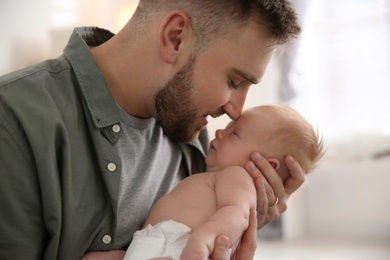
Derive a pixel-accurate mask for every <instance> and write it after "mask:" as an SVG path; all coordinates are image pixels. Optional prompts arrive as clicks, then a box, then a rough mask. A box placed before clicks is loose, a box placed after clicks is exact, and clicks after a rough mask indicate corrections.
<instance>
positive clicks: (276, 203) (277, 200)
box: [268, 197, 279, 209]
mask: <svg viewBox="0 0 390 260" xmlns="http://www.w3.org/2000/svg"><path fill="white" fill-rule="evenodd" d="M278 202H279V198H278V197H276V201H275V203H274V204H273V205H272V206H268V208H269V209H272V208H273V207H275V206H276V205H278Z"/></svg>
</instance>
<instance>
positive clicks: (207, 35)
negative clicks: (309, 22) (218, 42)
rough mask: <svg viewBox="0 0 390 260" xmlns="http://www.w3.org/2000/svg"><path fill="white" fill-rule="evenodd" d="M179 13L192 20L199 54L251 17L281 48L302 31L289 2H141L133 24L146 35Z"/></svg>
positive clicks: (183, 0) (278, 0)
mask: <svg viewBox="0 0 390 260" xmlns="http://www.w3.org/2000/svg"><path fill="white" fill-rule="evenodd" d="M177 9H180V10H183V11H184V12H186V13H187V14H188V15H189V17H190V19H191V24H192V29H193V30H194V32H195V35H196V37H197V38H196V40H197V44H196V47H195V48H196V49H197V50H199V49H203V48H204V47H205V46H207V45H209V43H210V42H212V41H213V39H215V38H218V37H220V36H221V35H223V34H224V33H227V32H229V28H231V27H232V26H231V25H232V24H233V23H238V24H239V25H245V24H246V22H248V21H249V19H250V18H251V17H256V18H257V19H260V21H259V22H260V23H261V24H264V25H265V26H267V28H268V29H269V31H270V32H271V33H272V35H273V36H274V38H275V40H276V44H277V45H282V44H285V43H287V42H290V41H291V40H292V39H294V38H296V37H297V35H298V34H299V33H300V31H301V28H300V26H299V25H298V22H297V16H296V13H295V11H294V9H293V7H292V5H291V3H290V2H289V1H288V0H140V2H139V5H138V8H137V10H136V12H135V13H134V16H133V18H132V19H131V22H130V23H129V24H132V26H133V29H135V30H136V31H137V32H138V33H142V31H145V30H147V28H148V27H149V26H150V25H151V24H152V23H153V22H154V21H155V20H156V19H157V18H159V17H160V16H162V15H165V14H166V13H168V12H170V11H172V10H177Z"/></svg>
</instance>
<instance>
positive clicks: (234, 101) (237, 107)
mask: <svg viewBox="0 0 390 260" xmlns="http://www.w3.org/2000/svg"><path fill="white" fill-rule="evenodd" d="M247 94H248V88H245V89H244V88H243V89H240V90H238V91H237V92H234V93H232V95H231V97H230V100H229V101H228V102H227V103H226V104H225V105H224V106H223V110H224V111H225V113H226V114H227V115H228V116H229V117H230V118H231V119H232V120H237V119H238V118H239V117H240V116H241V112H242V109H243V107H244V104H245V99H246V96H247Z"/></svg>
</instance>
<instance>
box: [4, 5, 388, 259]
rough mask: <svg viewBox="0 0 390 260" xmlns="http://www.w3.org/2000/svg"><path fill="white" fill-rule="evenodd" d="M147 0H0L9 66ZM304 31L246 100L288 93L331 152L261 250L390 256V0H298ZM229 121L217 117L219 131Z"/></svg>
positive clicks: (113, 22)
mask: <svg viewBox="0 0 390 260" xmlns="http://www.w3.org/2000/svg"><path fill="white" fill-rule="evenodd" d="M137 4H138V1H137V0H100V1H92V0H34V1H25V0H12V1H7V0H0V31H1V32H2V33H1V40H0V75H3V74H5V73H8V72H10V71H13V70H16V69H19V68H22V67H25V66H27V65H30V64H33V63H36V62H39V61H41V60H44V59H47V58H52V57H56V56H58V55H60V54H61V53H62V49H63V48H64V46H65V45H66V43H67V40H68V37H69V35H70V34H71V32H72V30H73V28H74V27H76V26H84V25H93V26H99V27H103V28H106V29H109V30H111V31H112V32H114V33H115V32H117V31H118V30H120V28H122V26H123V25H124V24H125V23H126V22H127V20H128V19H129V18H130V17H131V15H132V13H133V12H134V10H135V8H136V6H137ZM293 4H294V5H295V7H296V10H297V12H298V14H299V18H300V23H301V25H302V28H303V31H302V34H301V36H300V38H299V39H298V40H297V41H296V42H295V44H294V45H292V46H290V47H288V48H285V49H284V50H278V51H277V52H276V53H275V56H274V58H273V60H272V61H271V64H270V66H269V68H268V69H267V72H266V75H265V77H264V79H263V81H262V82H261V83H260V84H259V85H257V86H253V87H251V90H250V91H249V94H248V99H247V102H246V105H245V107H246V108H248V107H252V106H256V105H263V104H273V103H280V102H285V103H287V104H289V105H291V106H292V107H294V108H296V109H297V110H298V111H299V112H301V113H302V114H304V115H305V116H306V117H307V118H308V119H309V121H311V122H312V123H313V124H314V125H315V126H318V128H319V129H320V130H321V132H322V133H323V135H324V138H325V139H326V143H327V147H328V152H327V154H326V156H325V158H324V159H323V161H322V163H321V164H320V167H319V168H318V169H317V170H316V171H314V172H313V173H311V174H310V175H309V176H308V181H307V182H306V183H305V184H304V185H303V186H304V187H302V188H301V189H300V190H299V191H298V192H297V193H296V194H294V195H293V196H292V197H291V198H290V201H289V209H288V211H287V212H286V213H285V214H283V215H282V217H281V218H280V220H278V221H275V222H273V223H271V224H269V225H268V226H267V227H265V228H263V229H261V230H260V231H259V245H258V249H257V253H256V259H278V260H287V259H288V260H290V259H291V260H293V259H294V260H295V259H296V260H298V259H299V260H305V259H313V260H314V259H315V260H316V259H390V188H389V186H390V1H389V0H310V1H309V0H294V1H293ZM228 122H229V119H228V118H227V117H221V118H218V119H213V120H211V122H210V124H209V130H210V137H211V138H214V132H215V130H216V129H218V128H222V127H224V126H225V125H226V124H227V123H228Z"/></svg>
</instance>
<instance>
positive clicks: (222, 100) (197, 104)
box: [155, 21, 273, 142]
mask: <svg viewBox="0 0 390 260" xmlns="http://www.w3.org/2000/svg"><path fill="white" fill-rule="evenodd" d="M260 26H261V25H259V24H257V23H255V22H252V21H251V22H250V23H249V25H248V26H247V27H245V28H244V29H242V30H236V31H234V32H231V33H229V34H228V35H227V36H225V37H223V38H222V39H219V40H216V43H215V44H213V45H211V46H210V47H209V48H208V49H207V50H206V51H205V52H203V53H201V54H200V55H198V56H197V57H196V58H195V57H194V56H193V57H192V58H190V59H189V61H188V62H187V64H186V65H185V66H183V67H182V68H181V69H180V70H179V71H178V72H177V73H176V74H175V75H174V76H173V77H172V79H171V80H170V81H169V82H168V83H167V84H166V86H165V88H163V89H161V90H160V91H158V93H157V94H156V97H155V105H156V111H157V120H158V122H159V123H160V124H161V126H162V127H163V129H164V131H165V133H166V134H167V135H169V136H172V137H174V138H176V139H178V140H180V141H182V142H189V141H191V140H193V139H194V138H196V136H197V135H198V133H199V131H200V130H201V129H202V128H203V127H205V126H206V125H207V116H208V115H211V116H212V117H217V116H220V115H222V114H223V113H226V114H228V116H229V117H230V118H231V119H233V120H236V119H238V118H239V117H240V115H241V112H242V108H243V106H244V102H245V99H246V95H247V92H248V89H249V87H250V85H251V84H253V83H257V82H258V81H259V80H260V79H261V78H262V76H263V74H264V72H265V69H266V67H267V65H268V63H269V61H270V59H271V55H272V51H273V45H272V44H273V39H272V37H271V36H270V35H269V34H268V31H267V30H265V28H264V27H260Z"/></svg>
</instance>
